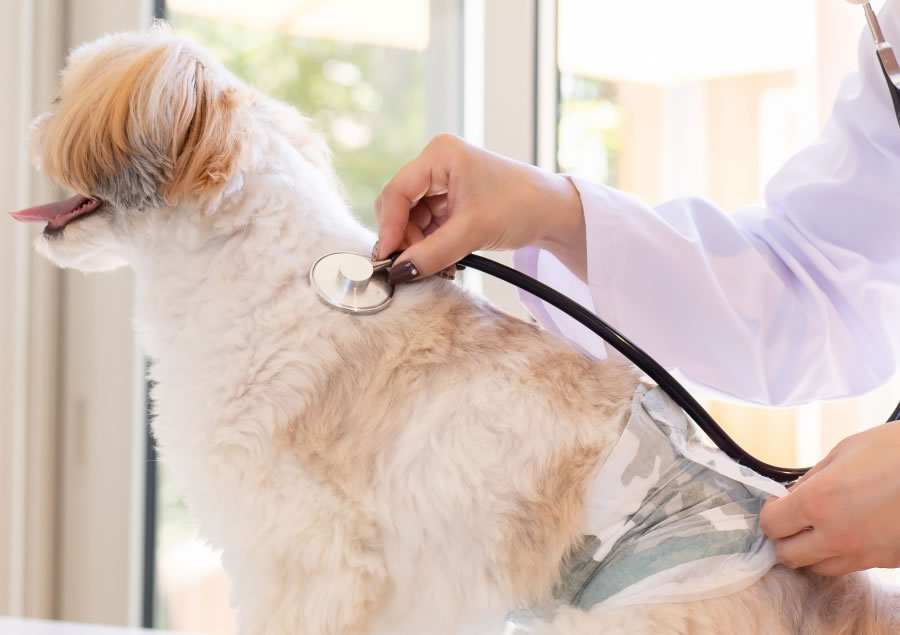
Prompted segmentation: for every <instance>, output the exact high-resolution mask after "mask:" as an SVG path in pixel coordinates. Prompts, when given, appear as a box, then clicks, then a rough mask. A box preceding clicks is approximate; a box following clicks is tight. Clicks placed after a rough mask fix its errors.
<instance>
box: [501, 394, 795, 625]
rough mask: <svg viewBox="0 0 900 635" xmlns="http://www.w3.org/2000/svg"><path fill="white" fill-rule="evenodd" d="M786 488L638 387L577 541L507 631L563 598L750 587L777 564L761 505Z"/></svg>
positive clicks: (569, 601)
mask: <svg viewBox="0 0 900 635" xmlns="http://www.w3.org/2000/svg"><path fill="white" fill-rule="evenodd" d="M786 493H787V490H786V489H785V488H784V487H783V486H782V485H780V484H778V483H776V482H775V481H772V480H771V479H768V478H765V477H763V476H760V475H759V474H757V473H756V472H754V471H752V470H750V469H749V468H746V467H743V466H741V465H739V464H738V463H736V462H735V461H734V460H732V459H731V458H729V457H728V456H727V455H725V454H724V453H723V452H722V451H720V450H719V449H718V448H715V447H711V446H708V445H706V444H704V443H703V442H702V441H701V439H700V437H699V435H698V433H697V431H696V430H695V428H694V424H693V422H691V421H690V420H689V419H688V418H687V416H686V415H685V414H684V412H683V411H682V410H681V408H679V407H678V406H677V405H676V404H675V403H674V402H673V401H672V400H671V398H669V397H668V395H666V394H665V392H663V391H662V390H661V389H660V388H656V387H647V386H641V387H639V388H638V390H637V391H636V392H635V394H634V398H633V400H632V410H631V416H630V418H629V420H628V423H627V424H626V426H625V429H624V431H623V432H622V436H621V437H620V438H619V440H618V441H617V443H616V445H615V447H614V448H613V450H612V452H611V453H610V455H609V457H608V458H607V459H606V461H605V462H604V463H603V465H602V466H601V467H600V468H599V469H598V470H597V471H596V472H595V474H594V477H593V480H592V481H591V483H590V485H589V487H588V491H587V510H586V511H587V514H586V515H587V520H586V524H587V526H586V528H585V529H586V531H585V533H586V537H585V540H584V543H583V544H582V546H581V547H580V548H579V549H576V550H575V552H574V553H572V554H571V556H570V557H569V558H568V560H567V562H566V563H564V565H563V569H562V577H561V580H560V582H559V583H558V585H557V587H556V588H555V589H554V591H553V597H552V600H551V601H548V602H547V603H545V604H544V605H542V606H537V607H532V608H531V609H529V610H527V611H517V612H515V613H512V614H510V616H509V619H508V622H507V624H508V628H507V633H515V632H527V631H528V627H529V624H532V623H533V622H534V620H535V619H536V618H543V619H548V618H550V617H551V616H552V614H553V611H554V610H555V608H557V607H559V606H560V605H563V604H566V605H570V606H575V607H578V608H579V609H582V610H589V609H592V608H595V607H597V608H609V609H612V608H621V607H624V606H631V605H636V604H651V603H661V602H687V601H691V600H701V599H706V598H712V597H717V596H723V595H728V594H730V593H734V592H736V591H740V590H742V589H745V588H747V587H748V586H750V585H751V584H753V583H754V582H756V581H757V580H759V579H760V578H761V577H762V576H763V575H764V574H765V573H766V572H767V571H768V570H769V569H770V568H771V567H772V566H773V565H774V564H775V547H774V544H773V543H772V541H771V540H769V539H768V538H767V537H766V536H765V534H763V533H762V531H761V530H760V528H759V512H760V509H761V508H762V504H763V502H765V500H766V499H767V498H768V497H769V496H770V495H775V496H784V495H785V494H786ZM516 629H518V630H516Z"/></svg>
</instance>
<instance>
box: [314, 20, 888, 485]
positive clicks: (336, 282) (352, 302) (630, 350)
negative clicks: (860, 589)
mask: <svg viewBox="0 0 900 635" xmlns="http://www.w3.org/2000/svg"><path fill="white" fill-rule="evenodd" d="M863 8H864V9H865V12H866V20H867V22H868V24H869V29H870V30H871V32H872V37H873V38H874V40H875V50H876V52H877V54H878V60H879V62H880V64H881V68H882V70H883V71H884V76H885V79H886V80H887V83H888V88H889V90H890V93H891V100H892V102H893V104H894V111H895V114H896V116H897V122H898V125H900V65H898V64H897V59H896V57H895V56H894V52H893V49H892V48H891V45H890V44H888V43H887V42H886V41H885V39H884V35H883V34H882V32H881V28H880V27H879V25H878V20H877V18H876V17H875V12H874V11H872V8H871V6H869V4H868V3H866V4H864V5H863ZM398 255H399V254H394V255H393V256H392V257H390V258H387V259H384V260H377V261H372V260H370V259H369V258H368V257H367V256H363V255H360V254H354V253H349V252H336V253H331V254H327V255H325V256H322V257H321V258H319V259H318V260H317V261H316V262H315V263H313V265H312V267H311V268H310V271H309V280H310V283H311V284H312V286H313V288H315V290H316V291H317V292H318V294H319V297H320V298H321V299H322V301H323V302H325V303H326V304H328V305H329V306H331V307H332V308H335V309H338V310H340V311H343V312H345V313H350V314H353V315H370V314H373V313H377V312H379V311H382V310H383V309H385V308H387V307H388V306H389V305H390V303H391V299H392V298H393V297H394V285H392V284H391V283H390V282H389V281H388V278H387V272H388V270H389V269H390V268H391V266H392V265H393V263H394V259H395V258H396V257H397V256H398ZM458 264H460V265H464V266H465V267H469V268H471V269H475V270H477V271H481V272H482V273H485V274H487V275H490V276H494V277H495V278H499V279H500V280H503V281H504V282H508V283H510V284H512V285H514V286H516V287H518V288H519V289H522V290H523V291H526V292H528V293H530V294H532V295H534V296H535V297H537V298H539V299H540V300H543V301H544V302H546V303H548V304H550V305H552V306H554V307H556V308H557V309H559V310H560V311H563V312H564V313H566V314H568V315H569V316H571V317H572V318H574V319H575V320H577V321H578V322H580V323H581V324H583V325H584V326H585V327H587V328H588V329H590V330H591V331H592V332H594V333H595V334H597V335H598V336H600V337H601V338H603V340H604V341H606V343H607V344H609V345H610V346H612V347H613V348H614V349H616V350H617V351H618V352H619V353H621V354H622V355H623V356H624V357H625V358H626V359H628V360H629V361H630V362H631V363H633V364H634V365H635V366H637V367H638V368H639V369H640V370H641V371H643V372H644V373H645V374H646V375H647V377H649V378H650V379H652V380H653V381H655V382H656V383H657V385H659V387H660V388H662V389H663V390H665V391H666V393H667V394H668V395H669V396H670V397H671V398H672V400H673V401H674V402H675V403H676V404H678V406H679V407H680V408H682V409H683V410H684V411H685V413H687V415H688V416H690V417H691V418H692V419H693V420H694V422H695V423H696V424H697V425H698V426H699V427H700V429H701V430H703V432H705V433H706V435H707V436H708V437H709V438H710V440H711V441H712V442H713V443H715V444H716V445H717V446H718V447H719V449H720V450H722V451H723V452H724V453H725V454H727V455H728V456H729V457H731V458H732V459H733V460H735V461H737V462H738V463H740V464H741V465H744V466H746V467H748V468H750V469H752V470H754V471H755V472H757V473H759V474H762V475H763V476H766V477H768V478H771V479H773V480H775V481H778V482H782V483H787V482H791V481H795V480H797V479H798V478H800V477H801V476H803V475H804V474H805V473H806V472H807V470H809V468H799V467H780V466H777V465H771V464H769V463H766V462H765V461H762V460H760V459H758V458H756V457H755V456H753V455H752V454H750V453H749V452H747V451H746V450H745V449H744V448H742V447H741V446H740V445H738V444H737V443H736V442H735V441H734V439H732V438H731V437H730V436H728V434H727V433H726V432H725V431H724V430H723V429H722V427H721V426H720V425H719V424H718V423H716V421H715V419H713V418H712V416H711V415H710V414H709V413H708V412H706V410H705V409H704V408H703V406H701V405H700V404H699V403H698V402H697V400H696V399H694V397H693V396H692V395H691V394H690V393H689V392H688V391H687V389H686V388H685V387H684V386H682V385H681V384H680V383H679V382H678V381H677V380H676V379H675V378H674V377H672V375H671V374H670V373H669V371H667V370H666V369H665V368H663V367H662V366H661V365H660V364H659V362H657V361H656V360H655V359H653V358H652V357H650V355H648V354H647V353H646V352H644V351H643V350H642V349H641V348H640V347H638V346H637V345H636V344H634V342H632V341H631V340H629V339H628V338H627V337H625V336H624V335H622V333H620V332H619V331H617V330H616V329H614V328H613V327H612V326H610V325H609V324H607V323H606V322H604V321H603V320H602V319H600V318H599V317H597V316H596V315H594V314H593V313H591V312H590V311H588V310H587V309H585V308H584V307H583V306H581V305H580V304H578V303H577V302H575V301H574V300H572V299H571V298H568V297H566V296H564V295H563V294H561V293H559V292H558V291H556V290H555V289H552V288H550V287H548V286H547V285H545V284H543V283H542V282H540V281H538V280H535V279H534V278H532V277H530V276H527V275H525V274H523V273H521V272H520V271H516V270H515V269H512V268H510V267H507V266H505V265H502V264H500V263H498V262H495V261H493V260H490V259H488V258H483V257H482V256H476V255H474V254H471V255H468V256H466V257H465V258H463V259H462V260H460V261H459V263H458ZM898 418H900V403H898V404H897V407H896V408H895V409H894V412H893V413H891V416H890V417H889V418H888V421H895V420H897V419H898Z"/></svg>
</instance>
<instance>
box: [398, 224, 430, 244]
mask: <svg viewBox="0 0 900 635" xmlns="http://www.w3.org/2000/svg"><path fill="white" fill-rule="evenodd" d="M403 236H404V240H403V244H405V245H406V246H407V249H409V246H410V245H415V244H416V243H418V242H422V241H423V240H425V234H423V233H422V230H421V229H419V227H418V226H417V225H414V224H412V223H410V224H409V225H407V226H406V231H404V232H403Z"/></svg>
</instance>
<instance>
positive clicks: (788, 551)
mask: <svg viewBox="0 0 900 635" xmlns="http://www.w3.org/2000/svg"><path fill="white" fill-rule="evenodd" d="M848 1H849V2H851V3H853V4H862V5H864V7H863V8H864V10H865V12H866V18H867V22H868V25H869V29H870V31H871V32H872V35H873V38H874V41H875V52H876V54H877V56H878V59H879V62H880V64H881V67H882V69H883V71H884V75H885V78H886V80H887V86H888V89H889V91H890V94H891V97H892V101H893V105H894V110H895V112H896V113H897V118H898V121H900V89H898V86H897V84H895V82H894V79H900V72H898V70H900V69H898V65H897V61H896V57H895V55H894V51H893V49H892V48H891V47H890V45H889V44H888V43H887V42H886V41H885V38H884V37H883V35H882V31H881V28H880V26H879V25H878V20H877V18H876V16H875V14H874V12H873V11H872V10H871V8H870V7H869V5H868V2H863V1H861V0H848ZM898 1H900V0H898ZM898 83H900V82H898ZM376 213H377V217H378V222H379V227H380V232H379V239H380V245H379V246H378V247H377V251H376V257H382V258H384V257H386V256H387V255H388V254H390V253H392V252H394V251H396V250H397V249H400V248H403V247H405V246H407V245H408V246H409V247H408V248H407V249H406V250H405V251H404V252H403V254H402V255H401V256H400V257H399V259H398V260H397V261H396V265H395V266H394V267H393V269H392V271H391V279H392V281H393V282H396V283H403V282H409V281H411V280H414V279H418V278H421V277H425V276H428V275H431V274H433V273H437V272H438V271H441V270H442V269H444V268H446V267H448V266H449V265H452V264H453V263H455V262H456V261H458V260H459V259H460V258H461V257H462V256H464V255H466V254H468V253H470V252H472V251H475V250H478V249H515V248H519V247H523V246H526V245H537V246H540V247H543V248H545V249H547V250H548V251H551V252H552V253H554V254H555V255H556V256H557V258H559V259H560V260H561V261H563V262H564V264H566V265H567V266H568V268H569V270H570V271H572V272H574V273H575V274H576V275H578V276H579V277H581V278H582V279H585V278H586V275H587V274H586V270H587V253H586V245H585V240H586V235H585V224H584V215H583V210H582V205H581V200H580V198H579V193H578V191H577V190H576V189H575V188H574V187H573V185H572V183H571V182H569V181H568V180H567V179H565V178H564V177H561V176H559V175H555V174H550V173H547V172H544V171H542V170H538V169H537V168H534V167H533V166H528V165H525V164H522V163H518V162H515V161H512V160H510V159H506V158H504V157H500V156H498V155H495V154H492V153H490V152H486V151H485V150H482V149H480V148H476V147H474V146H471V145H469V144H466V143H465V142H464V141H462V140H461V139H457V138H454V137H450V136H442V137H438V138H436V139H435V140H433V141H432V142H431V143H430V144H429V145H428V146H427V147H426V148H425V150H424V151H423V152H422V154H421V155H420V156H418V157H417V158H415V159H414V160H413V161H411V162H410V163H409V164H407V165H406V166H404V167H403V168H402V169H401V170H400V171H399V172H398V174H397V175H396V176H395V177H394V178H393V179H391V181H390V182H389V183H388V184H387V186H386V187H385V188H384V190H383V191H382V193H381V195H380V196H379V198H378V201H377V202H376ZM609 230H610V231H614V228H613V227H610V228H609ZM898 457H900V423H890V424H885V425H881V426H878V427H876V428H872V429H870V430H867V431H865V432H861V433H859V434H856V435H854V436H851V437H849V438H847V439H845V440H844V441H842V442H841V443H840V444H838V445H837V447H835V448H834V450H832V452H831V453H830V454H829V455H828V456H827V457H826V458H825V459H824V460H823V461H821V462H820V463H819V464H818V465H816V466H815V467H814V468H812V469H811V470H810V471H809V472H808V473H807V475H806V476H805V477H804V478H802V479H801V480H800V481H798V483H797V484H796V485H795V486H793V488H792V489H791V491H790V493H789V494H788V495H787V496H785V497H783V498H781V499H771V500H770V501H769V502H768V503H767V504H766V506H765V507H764V508H763V512H762V515H761V525H762V527H763V529H764V531H765V532H766V533H767V534H768V535H769V536H771V537H772V538H775V539H776V541H777V542H776V550H777V553H778V556H779V559H780V560H781V561H782V562H783V563H784V564H786V565H787V566H791V567H802V566H810V567H811V568H812V569H813V571H815V572H817V573H820V574H824V575H837V574H841V573H846V572H849V571H855V570H860V569H865V568H870V567H897V566H900V514H898V513H897V511H896V510H897V509H898V508H900V477H898V475H897V471H896V464H897V460H898Z"/></svg>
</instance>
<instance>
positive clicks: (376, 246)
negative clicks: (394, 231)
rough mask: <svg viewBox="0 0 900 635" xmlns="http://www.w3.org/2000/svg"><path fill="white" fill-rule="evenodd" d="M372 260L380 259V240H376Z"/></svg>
mask: <svg viewBox="0 0 900 635" xmlns="http://www.w3.org/2000/svg"><path fill="white" fill-rule="evenodd" d="M372 260H378V241H377V240H376V241H375V246H374V247H372Z"/></svg>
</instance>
